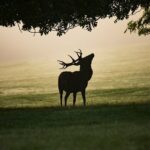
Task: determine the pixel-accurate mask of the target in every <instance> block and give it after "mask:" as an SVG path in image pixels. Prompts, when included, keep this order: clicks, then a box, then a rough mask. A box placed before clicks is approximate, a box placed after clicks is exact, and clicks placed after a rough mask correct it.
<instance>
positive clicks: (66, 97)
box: [65, 92, 70, 106]
mask: <svg viewBox="0 0 150 150" xmlns="http://www.w3.org/2000/svg"><path fill="white" fill-rule="evenodd" d="M69 95H70V92H66V95H65V106H67V99H68V97H69Z"/></svg>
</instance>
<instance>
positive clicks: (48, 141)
mask: <svg viewBox="0 0 150 150" xmlns="http://www.w3.org/2000/svg"><path fill="white" fill-rule="evenodd" d="M0 116H1V117H0V145H1V149H2V150H9V149H11V150H20V149H21V150H27V149H37V150H38V149H39V150H40V149H45V150H49V149H55V150H58V149H61V150H66V149H68V150H69V149H72V150H78V149H82V150H87V149H89V150H91V149H97V150H99V149H104V150H108V149H115V150H120V149H122V150H131V149H132V150H137V149H139V150H146V149H148V148H149V147H150V142H149V141H150V131H149V130H148V129H149V128H150V105H147V104H140V105H139V104H130V105H95V106H88V107H86V108H84V107H81V106H80V107H76V108H72V107H68V108H60V107H39V108H1V109H0Z"/></svg>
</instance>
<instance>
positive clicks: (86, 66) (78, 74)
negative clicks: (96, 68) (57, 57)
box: [58, 52, 94, 106]
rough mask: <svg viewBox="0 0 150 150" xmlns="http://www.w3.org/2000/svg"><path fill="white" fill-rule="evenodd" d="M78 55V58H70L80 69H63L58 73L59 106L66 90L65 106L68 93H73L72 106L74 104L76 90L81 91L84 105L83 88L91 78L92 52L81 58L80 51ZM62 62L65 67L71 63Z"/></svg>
mask: <svg viewBox="0 0 150 150" xmlns="http://www.w3.org/2000/svg"><path fill="white" fill-rule="evenodd" d="M78 53H79V52H78ZM78 56H79V59H78V60H74V59H73V58H72V57H71V58H72V59H73V61H74V63H73V65H80V70H79V71H75V72H69V71H65V72H62V73H61V74H60V75H59V78H58V88H59V93H60V103H61V106H62V96H63V91H65V92H66V95H65V106H66V105H67V98H68V96H69V95H70V93H73V106H75V102H76V94H77V92H81V94H82V98H83V104H84V105H86V97H85V90H86V87H87V85H88V81H89V80H90V79H91V77H92V74H93V70H92V68H91V63H92V60H93V57H94V54H91V55H88V56H86V57H84V58H82V53H81V52H80V55H78ZM62 63H63V65H65V68H66V67H68V66H70V65H71V63H69V64H66V63H64V62H62V61H61V64H62Z"/></svg>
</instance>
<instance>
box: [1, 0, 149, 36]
mask: <svg viewBox="0 0 150 150" xmlns="http://www.w3.org/2000/svg"><path fill="white" fill-rule="evenodd" d="M139 8H141V9H143V10H144V14H143V16H142V17H141V18H139V20H137V21H130V22H129V23H128V26H127V30H130V31H131V32H133V31H136V30H137V31H138V33H139V35H141V34H144V35H147V34H149V33H150V0H0V25H1V26H5V27H12V26H15V25H16V24H17V25H18V27H19V29H20V30H25V31H29V32H32V33H40V34H41V35H43V34H48V33H49V32H51V31H56V32H57V35H58V36H61V35H62V34H64V33H66V32H67V31H68V30H69V29H72V28H74V27H77V26H80V27H81V28H84V29H86V30H88V31H91V30H92V29H93V28H94V27H96V26H97V21H98V20H99V19H103V18H106V17H109V18H111V17H116V20H115V21H116V22H117V21H118V20H123V19H127V18H128V17H129V16H130V15H132V14H134V13H136V11H137V10H138V9H139Z"/></svg>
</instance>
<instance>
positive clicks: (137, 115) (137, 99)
mask: <svg viewBox="0 0 150 150" xmlns="http://www.w3.org/2000/svg"><path fill="white" fill-rule="evenodd" d="M108 54H109V55H108ZM101 55H102V57H101ZM101 55H100V54H97V55H96V57H97V58H96V57H95V60H94V62H93V70H94V75H93V78H92V79H91V81H90V82H89V86H88V88H87V107H83V106H82V99H81V95H80V93H79V94H78V96H77V106H76V107H75V108H73V107H72V97H71V96H70V98H69V100H68V104H69V106H68V107H67V108H64V107H63V108H61V107H60V104H59V94H58V90H57V78H58V75H59V73H60V72H61V71H62V70H59V69H58V68H59V66H58V65H57V62H52V61H50V60H49V61H47V60H43V61H24V62H18V63H1V64H0V149H1V150H10V149H11V150H20V149H21V150H29V149H31V150H32V149H36V150H38V149H45V150H49V149H55V150H57V149H58V150H70V149H72V150H78V149H82V150H88V149H89V150H91V149H97V150H99V149H103V150H109V149H115V150H120V149H122V150H147V149H148V148H149V147H150V130H149V129H150V51H149V50H145V49H144V48H143V49H142V50H135V49H134V50H128V51H121V50H116V51H115V52H114V51H108V52H106V53H104V54H101ZM71 69H72V70H74V69H78V68H71Z"/></svg>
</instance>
